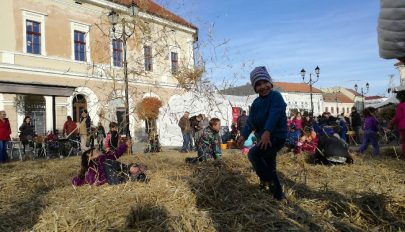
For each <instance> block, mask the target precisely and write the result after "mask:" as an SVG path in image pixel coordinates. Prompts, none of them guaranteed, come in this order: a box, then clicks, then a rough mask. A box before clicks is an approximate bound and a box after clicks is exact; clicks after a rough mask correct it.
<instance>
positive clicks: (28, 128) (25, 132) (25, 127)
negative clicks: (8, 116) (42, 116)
mask: <svg viewBox="0 0 405 232" xmlns="http://www.w3.org/2000/svg"><path fill="white" fill-rule="evenodd" d="M19 130H20V138H21V140H31V139H32V138H33V137H34V126H33V125H31V124H28V123H26V122H23V124H22V125H21V126H20V128H19Z"/></svg>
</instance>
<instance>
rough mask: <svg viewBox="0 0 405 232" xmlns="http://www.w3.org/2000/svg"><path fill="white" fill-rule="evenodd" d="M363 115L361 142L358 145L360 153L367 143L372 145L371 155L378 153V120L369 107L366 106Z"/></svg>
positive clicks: (364, 149) (366, 146)
mask: <svg viewBox="0 0 405 232" xmlns="http://www.w3.org/2000/svg"><path fill="white" fill-rule="evenodd" d="M363 116H364V124H363V130H364V136H363V144H362V145H361V146H360V150H359V152H360V153H364V152H365V151H366V150H367V148H368V145H370V143H371V145H372V146H373V155H379V154H380V146H379V144H378V134H377V132H378V121H377V119H376V118H375V116H374V115H373V114H372V113H371V109H370V108H366V109H364V111H363Z"/></svg>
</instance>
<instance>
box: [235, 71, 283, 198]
mask: <svg viewBox="0 0 405 232" xmlns="http://www.w3.org/2000/svg"><path fill="white" fill-rule="evenodd" d="M250 80H251V82H252V86H253V88H254V90H255V92H256V93H258V94H259V97H258V98H256V99H255V100H254V102H253V104H252V106H251V110H250V114H249V117H248V120H247V123H246V125H245V127H244V129H243V131H242V135H241V136H240V137H239V139H238V145H239V147H242V146H243V142H244V141H245V138H247V137H248V136H249V134H250V133H251V132H252V131H253V130H255V134H256V138H258V141H259V142H258V144H257V145H256V146H254V147H253V148H252V149H250V151H249V155H248V157H249V160H250V162H251V163H252V165H253V167H254V169H255V171H256V174H257V175H258V176H259V178H260V182H261V187H264V188H266V189H267V186H266V185H269V186H268V187H269V190H270V192H271V193H272V194H273V196H274V198H276V199H277V200H282V199H283V198H284V194H283V191H282V188H281V184H280V180H279V179H278V176H277V171H276V156H277V152H278V151H279V150H280V149H281V148H282V147H283V146H284V143H285V140H286V137H287V115H286V107H287V104H286V103H285V102H284V99H283V97H282V96H281V94H280V93H279V92H277V91H274V90H273V84H272V83H271V77H270V75H269V73H268V72H267V70H266V68H265V67H263V66H262V67H257V68H255V69H254V70H253V71H252V72H251V73H250Z"/></svg>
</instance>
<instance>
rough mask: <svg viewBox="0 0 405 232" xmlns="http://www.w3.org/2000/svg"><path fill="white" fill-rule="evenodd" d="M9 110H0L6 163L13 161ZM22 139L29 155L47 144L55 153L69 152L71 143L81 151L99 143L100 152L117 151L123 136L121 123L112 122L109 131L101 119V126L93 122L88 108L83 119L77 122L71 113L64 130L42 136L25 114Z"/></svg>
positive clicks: (0, 153)
mask: <svg viewBox="0 0 405 232" xmlns="http://www.w3.org/2000/svg"><path fill="white" fill-rule="evenodd" d="M6 116H7V115H6V112H5V111H0V141H1V142H0V162H1V163H4V162H7V161H8V160H9V157H8V153H7V143H8V142H9V141H10V140H11V127H10V122H9V121H8V118H7V117H6ZM18 137H19V138H18V139H19V141H21V144H22V153H23V154H26V152H27V151H32V152H34V153H35V151H34V147H37V149H41V148H42V146H45V143H46V149H47V152H48V153H49V154H48V155H51V154H54V155H56V154H60V155H62V156H63V155H67V154H62V153H67V152H68V151H66V150H64V148H65V147H66V145H65V144H64V143H69V145H70V146H67V147H72V146H76V147H77V149H78V150H79V151H81V152H84V151H86V150H88V149H89V148H93V147H95V146H97V148H98V149H99V150H100V151H104V150H105V151H106V152H109V151H115V150H116V149H117V148H118V141H119V140H120V139H121V135H120V134H119V132H118V123H117V122H110V123H109V132H108V133H106V131H105V129H104V126H103V125H102V124H101V122H99V123H98V125H97V127H93V126H92V121H91V118H90V116H89V115H88V111H87V110H83V111H82V114H81V117H80V119H79V122H78V123H76V122H75V121H73V119H72V117H71V116H67V119H66V121H65V123H64V124H63V129H62V133H59V130H55V131H51V132H49V133H48V134H47V135H38V134H37V133H36V131H35V126H34V125H33V123H32V118H31V117H30V116H28V115H27V116H25V117H24V120H23V123H22V124H21V126H20V127H19V136H18Z"/></svg>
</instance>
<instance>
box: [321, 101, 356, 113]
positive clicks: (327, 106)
mask: <svg viewBox="0 0 405 232" xmlns="http://www.w3.org/2000/svg"><path fill="white" fill-rule="evenodd" d="M353 106H354V103H341V102H338V103H336V102H324V103H323V111H324V112H329V113H331V114H332V115H334V116H336V115H338V114H339V115H340V114H341V113H344V115H345V116H348V115H350V112H351V108H352V107H353ZM332 108H333V110H332ZM337 108H338V109H339V110H336V109H337Z"/></svg>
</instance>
